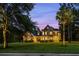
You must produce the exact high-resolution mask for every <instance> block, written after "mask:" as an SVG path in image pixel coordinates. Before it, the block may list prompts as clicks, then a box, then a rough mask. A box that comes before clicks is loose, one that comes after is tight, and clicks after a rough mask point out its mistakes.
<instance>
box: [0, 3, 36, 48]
mask: <svg viewBox="0 0 79 59" xmlns="http://www.w3.org/2000/svg"><path fill="white" fill-rule="evenodd" d="M33 7H34V4H27V3H25V4H22V3H20V4H11V3H7V4H0V15H2V17H1V20H2V27H3V38H4V45H3V47H4V48H6V47H7V45H8V44H7V40H8V39H7V38H6V37H7V33H8V30H9V31H10V32H11V31H15V30H14V28H15V29H16V32H17V31H19V32H21V33H23V32H26V31H31V29H32V28H33V27H35V26H34V25H35V23H34V22H32V21H31V19H30V17H29V16H30V15H29V12H30V11H31V10H32V9H33ZM12 28H13V29H12Z"/></svg>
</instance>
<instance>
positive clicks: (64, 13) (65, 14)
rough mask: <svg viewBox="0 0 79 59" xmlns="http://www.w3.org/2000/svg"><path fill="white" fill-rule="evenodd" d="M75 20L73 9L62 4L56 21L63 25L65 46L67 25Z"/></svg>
mask: <svg viewBox="0 0 79 59" xmlns="http://www.w3.org/2000/svg"><path fill="white" fill-rule="evenodd" d="M73 18H74V15H73V13H72V9H71V8H70V7H68V6H67V4H65V3H64V4H60V9H59V11H58V12H57V16H56V19H57V20H58V21H59V24H62V25H63V27H62V29H63V45H65V29H66V28H65V25H67V24H69V23H70V22H71V21H72V19H73Z"/></svg>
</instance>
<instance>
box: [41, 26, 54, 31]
mask: <svg viewBox="0 0 79 59" xmlns="http://www.w3.org/2000/svg"><path fill="white" fill-rule="evenodd" d="M48 30H49V31H52V30H54V28H53V27H51V26H49V25H47V26H46V27H45V28H44V29H42V31H48Z"/></svg>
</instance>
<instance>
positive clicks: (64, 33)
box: [63, 24, 65, 45]
mask: <svg viewBox="0 0 79 59" xmlns="http://www.w3.org/2000/svg"><path fill="white" fill-rule="evenodd" d="M63 45H65V24H63Z"/></svg>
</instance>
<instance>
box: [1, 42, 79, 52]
mask: <svg viewBox="0 0 79 59" xmlns="http://www.w3.org/2000/svg"><path fill="white" fill-rule="evenodd" d="M1 52H2V53H3V52H5V53H10V52H11V53H14V52H15V53H19V52H20V53H21V52H23V53H26V52H28V53H30V52H32V53H35V52H39V53H40V52H41V53H42V52H43V53H50V52H51V53H79V43H75V42H72V43H71V44H69V43H67V44H66V46H62V45H61V43H59V44H55V43H9V47H8V48H5V49H4V48H2V46H0V53H1Z"/></svg>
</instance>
